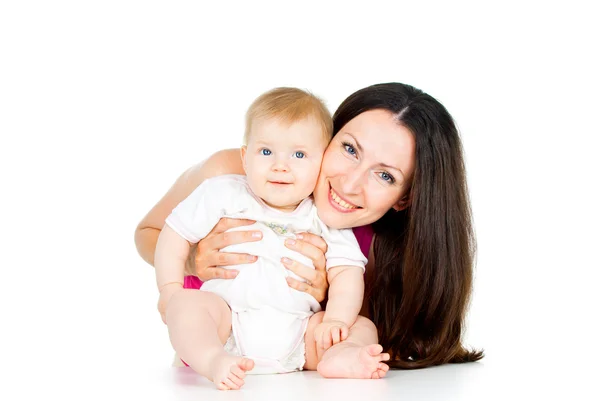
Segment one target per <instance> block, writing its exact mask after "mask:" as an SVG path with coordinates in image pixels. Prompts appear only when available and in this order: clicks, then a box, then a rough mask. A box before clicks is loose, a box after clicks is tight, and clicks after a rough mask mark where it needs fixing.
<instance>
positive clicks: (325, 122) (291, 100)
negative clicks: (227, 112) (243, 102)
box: [244, 87, 333, 145]
mask: <svg viewBox="0 0 600 401" xmlns="http://www.w3.org/2000/svg"><path fill="white" fill-rule="evenodd" d="M309 117H314V118H315V119H316V120H317V121H318V122H320V124H321V126H322V128H323V136H324V138H325V139H326V140H327V141H329V140H331V136H332V133H333V122H332V120H331V113H329V110H328V109H327V107H326V106H325V104H324V103H323V101H322V100H321V99H319V98H318V97H317V96H315V95H313V94H312V93H310V92H308V91H304V90H302V89H298V88H287V87H281V88H275V89H271V90H270V91H268V92H265V93H263V94H262V95H260V96H259V97H258V98H256V100H255V101H254V102H252V104H251V105H250V107H249V108H248V111H247V112H246V131H245V132H244V145H247V144H248V137H249V136H250V132H251V131H252V124H253V123H254V122H255V121H256V120H257V119H262V118H277V119H279V120H280V121H281V122H283V123H289V124H292V123H294V122H296V121H299V120H302V119H304V118H309Z"/></svg>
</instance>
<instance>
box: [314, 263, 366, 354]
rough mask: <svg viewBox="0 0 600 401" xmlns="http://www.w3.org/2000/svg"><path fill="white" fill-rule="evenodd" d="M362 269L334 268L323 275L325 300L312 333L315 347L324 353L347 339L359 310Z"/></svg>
mask: <svg viewBox="0 0 600 401" xmlns="http://www.w3.org/2000/svg"><path fill="white" fill-rule="evenodd" d="M363 274H364V269H363V268H361V267H358V266H336V267H332V268H330V269H329V271H328V272H327V280H328V281H329V283H330V287H329V300H328V302H327V308H326V309H325V316H324V317H323V322H322V323H321V324H319V326H317V328H316V329H315V340H316V341H317V346H319V347H322V348H323V349H327V348H329V347H331V346H332V345H334V344H337V343H338V342H340V341H343V340H345V339H346V338H347V337H348V328H349V327H351V326H352V325H353V324H354V322H355V321H356V318H357V317H358V314H359V312H360V309H361V307H362V302H363V295H364V289H365V283H364V278H363Z"/></svg>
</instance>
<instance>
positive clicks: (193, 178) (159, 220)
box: [135, 149, 244, 268]
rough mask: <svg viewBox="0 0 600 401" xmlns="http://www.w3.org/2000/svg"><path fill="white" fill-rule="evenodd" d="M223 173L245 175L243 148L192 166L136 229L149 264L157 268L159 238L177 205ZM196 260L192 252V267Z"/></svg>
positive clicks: (138, 240) (137, 237)
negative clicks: (208, 180) (209, 180)
mask: <svg viewBox="0 0 600 401" xmlns="http://www.w3.org/2000/svg"><path fill="white" fill-rule="evenodd" d="M223 174H244V169H243V167H242V160H241V157H240V150H239V149H226V150H222V151H219V152H217V153H215V154H213V155H212V156H211V157H209V158H208V159H207V160H205V161H204V162H201V163H198V164H196V165H195V166H192V167H191V168H190V169H188V170H187V171H185V172H184V173H183V174H182V175H181V176H180V177H179V178H178V179H177V181H175V184H173V186H172V187H171V188H170V189H169V191H168V192H167V193H166V194H165V196H163V198H162V199H161V200H159V201H158V203H157V204H156V205H154V207H153V208H152V209H150V211H149V212H148V214H146V216H144V218H143V219H142V221H140V223H139V224H138V226H137V228H136V230H135V245H136V247H137V251H138V253H139V254H140V256H141V257H142V258H143V259H144V260H145V261H146V262H148V263H149V264H150V265H152V266H154V251H155V249H156V242H157V240H158V235H159V234H160V231H161V230H162V228H163V226H164V225H165V219H166V218H167V216H169V214H170V213H171V211H172V210H173V209H174V208H175V206H177V205H178V204H179V202H181V201H182V200H184V199H185V198H186V197H187V196H188V195H189V194H191V193H192V191H193V190H194V189H196V187H197V186H198V185H200V184H201V183H202V182H203V181H204V180H206V179H207V178H211V177H216V176H219V175H223ZM193 249H194V250H195V249H196V248H195V247H194V248H193ZM194 257H195V252H190V258H188V266H187V267H188V268H189V267H190V266H189V264H190V263H189V262H190V260H191V261H192V262H193V260H194ZM192 266H193V263H192Z"/></svg>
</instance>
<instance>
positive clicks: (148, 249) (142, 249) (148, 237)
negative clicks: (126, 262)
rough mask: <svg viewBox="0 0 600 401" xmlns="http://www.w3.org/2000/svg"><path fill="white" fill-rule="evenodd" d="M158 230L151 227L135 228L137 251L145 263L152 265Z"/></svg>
mask: <svg viewBox="0 0 600 401" xmlns="http://www.w3.org/2000/svg"><path fill="white" fill-rule="evenodd" d="M159 235H160V230H158V229H156V228H153V227H145V228H138V229H136V230H135V246H136V248H137V251H138V253H139V254H140V256H141V257H142V259H144V260H145V261H146V263H148V264H150V265H151V266H154V250H155V249H156V242H157V241H158V236H159Z"/></svg>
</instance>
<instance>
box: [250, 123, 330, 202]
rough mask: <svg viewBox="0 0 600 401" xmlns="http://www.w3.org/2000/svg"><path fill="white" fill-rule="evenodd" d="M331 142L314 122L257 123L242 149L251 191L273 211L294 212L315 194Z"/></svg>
mask: <svg viewBox="0 0 600 401" xmlns="http://www.w3.org/2000/svg"><path fill="white" fill-rule="evenodd" d="M328 142H329V141H328V138H326V137H325V134H324V133H323V129H322V126H321V125H320V124H319V123H318V122H317V121H316V120H315V119H314V118H306V119H303V120H299V121H296V122H294V123H292V124H287V123H283V122H281V121H279V120H278V119H275V118H270V119H261V120H258V121H256V122H254V123H253V125H252V129H251V131H250V133H249V136H248V145H247V146H244V147H242V160H243V163H244V169H245V170H246V175H247V177H248V184H249V185H250V189H252V191H253V192H254V193H255V194H256V195H257V196H259V197H260V198H262V199H263V200H264V201H265V203H267V204H268V205H269V206H271V207H274V208H276V209H280V210H282V211H292V210H294V209H295V208H296V206H297V205H298V204H299V203H300V202H301V201H302V200H303V199H304V198H306V197H308V196H309V195H310V194H312V192H313V190H314V188H315V185H316V183H317V178H318V177H319V170H320V168H321V161H322V159H323V153H324V151H325V148H326V147H327V144H328Z"/></svg>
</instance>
